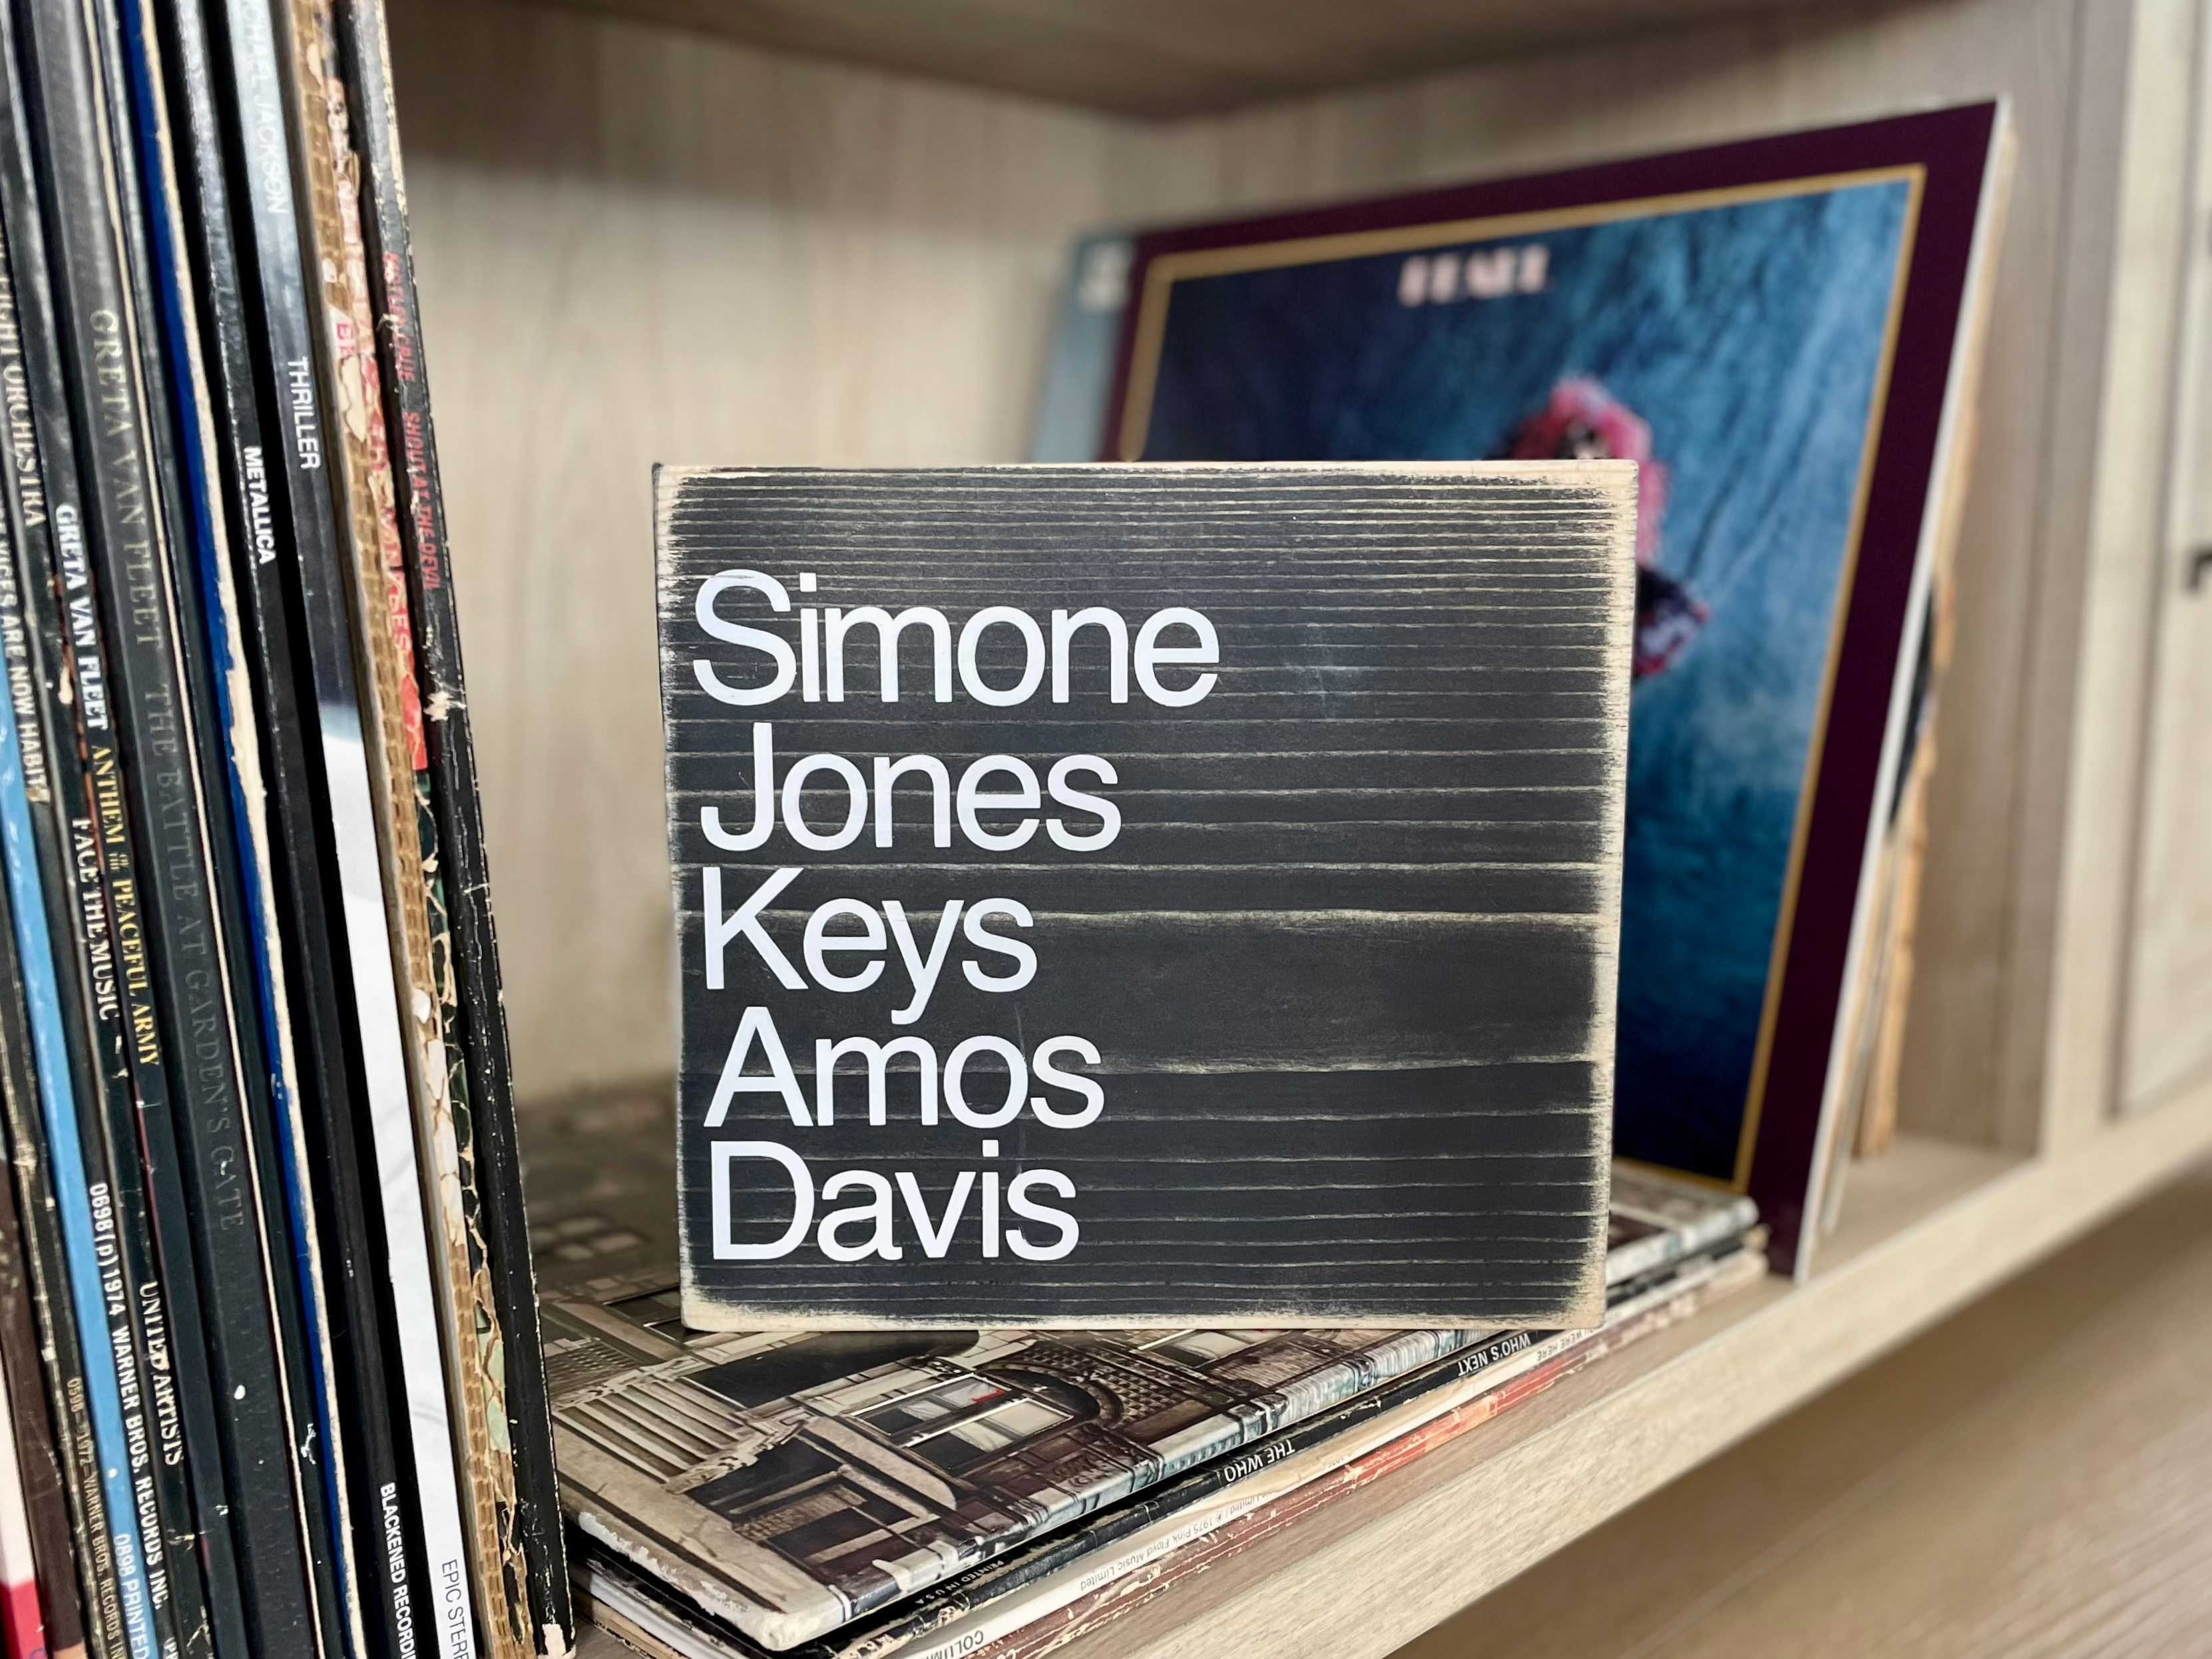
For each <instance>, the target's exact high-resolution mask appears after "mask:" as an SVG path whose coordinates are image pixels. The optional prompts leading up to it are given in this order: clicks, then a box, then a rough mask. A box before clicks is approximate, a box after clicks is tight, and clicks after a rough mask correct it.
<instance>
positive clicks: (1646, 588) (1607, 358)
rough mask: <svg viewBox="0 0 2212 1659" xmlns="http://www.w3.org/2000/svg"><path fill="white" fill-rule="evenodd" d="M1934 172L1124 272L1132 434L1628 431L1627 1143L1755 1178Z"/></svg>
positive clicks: (1478, 451) (1381, 439)
mask: <svg viewBox="0 0 2212 1659" xmlns="http://www.w3.org/2000/svg"><path fill="white" fill-rule="evenodd" d="M1918 188H1919V174H1918V171H1917V169H1912V168H1898V167H1891V168H1887V169H1882V170H1877V171H1870V172H1863V173H1857V174H1852V175H1844V176H1841V177H1831V178H1827V179H1809V180H1798V181H1789V182H1786V183H1783V184H1779V185H1777V184H1766V185H1758V186H1753V187H1749V188H1745V189H1741V190H1735V191H1729V190H1719V191H1705V192H1702V193H1700V194H1699V195H1698V196H1695V197H1665V198H1660V199H1657V200H1651V201H1646V202H1634V201H1632V202H1626V203H1623V202H1620V201H1613V202H1607V203H1596V204H1593V205H1588V206H1583V207H1577V208H1570V209H1562V210H1559V211H1557V212H1553V213H1550V214H1522V215H1515V216H1514V217H1513V218H1512V219H1510V220H1496V221H1472V222H1469V221H1465V220H1462V221H1459V222H1456V223H1441V224H1434V225H1430V226H1416V227H1407V226H1404V225H1399V226H1395V227H1385V228H1379V229H1372V230H1365V231H1352V232H1349V233H1344V234H1340V235H1335V236H1325V237H1301V238H1297V239H1290V240H1277V241H1255V242H1249V243H1246V244H1244V245H1229V246H1215V247H1210V248H1205V249H1201V250H1198V251H1188V252H1164V253H1161V254H1159V255H1158V257H1154V258H1153V259H1152V261H1151V262H1150V263H1149V265H1148V266H1147V267H1146V269H1144V270H1143V271H1142V272H1140V273H1139V281H1140V282H1142V283H1144V284H1145V287H1144V289H1143V294H1144V296H1145V303H1144V304H1143V306H1142V309H1141V310H1140V312H1139V316H1138V318H1136V319H1135V324H1134V326H1133V329H1132V330H1131V332H1132V335H1133V340H1132V342H1131V344H1130V347H1129V348H1128V357H1127V363H1128V367H1127V383H1126V384H1127V390H1126V394H1125V395H1124V396H1123V397H1121V399H1120V400H1119V401H1120V403H1121V411H1120V412H1121V421H1120V422H1119V425H1118V431H1117V432H1116V433H1115V440H1116V441H1115V447H1116V448H1117V449H1118V451H1119V453H1120V455H1121V457H1122V458H1125V459H1136V458H1139V457H1141V458H1143V459H1145V460H1147V461H1176V460H1237V461H1261V460H1380V459H1424V460H1431V459H1433V460H1443V459H1460V458H1472V457H1519V458H1537V457H1616V458H1627V459H1634V460H1637V461H1638V462H1640V463H1643V474H1642V494H1641V508H1640V514H1639V524H1638V530H1639V534H1638V550H1637V557H1638V583H1637V633H1636V656H1635V681H1634V691H1633V697H1632V720H1631V738H1630V761H1629V765H1630V778H1629V789H1628V835H1627V871H1626V892H1625V898H1624V904H1623V916H1622V926H1621V946H1620V950H1621V962H1620V1024H1619V1051H1618V1052H1619V1068H1618V1084H1617V1088H1618V1094H1617V1099H1616V1141H1615V1148H1616V1150H1617V1152H1618V1153H1620V1154H1621V1155H1623V1156H1626V1157H1630V1158H1634V1159H1640V1160H1644V1161H1646V1162H1649V1163H1651V1164H1654V1165H1657V1166H1663V1167H1666V1168H1669V1169H1674V1170H1678V1171H1684V1172H1691V1173H1694V1174H1699V1175H1703V1176H1706V1177H1710V1178H1714V1179H1716V1180H1719V1181H1723V1182H1727V1183H1729V1184H1735V1185H1738V1186H1741V1184H1742V1183H1743V1181H1744V1180H1745V1178H1746V1177H1747V1171H1748V1166H1749V1162H1750V1159H1751V1153H1752V1149H1753V1135H1754V1131H1755V1128H1756V1122H1757V1116H1758V1107H1759V1094H1760V1087H1761V1083H1762V1079H1763V1073H1764V1070H1765V1061H1766V1056H1767V1051H1768V1047H1769V1044H1770V1043H1771V1036H1772V1030H1773V1024H1774V1008H1775V1004H1776V1002H1777V1000H1778V988H1779V981H1780V977H1781V976H1780V973H1779V972H1778V970H1779V966H1780V964H1781V963H1782V961H1783V959H1784V953H1785V952H1786V950H1787V947H1788V942H1789V940H1788V925H1787V922H1788V917H1789V916H1790V899H1791V894H1792V891H1793V889H1794V887H1795V882H1796V863H1797V860H1798V858H1799V857H1800V855H1801V853H1802V845H1803V838H1804V834H1805V827H1806V823H1807V820H1808V805H1809V799H1810V795H1811V789H1812V784H1813V780H1814V776H1815V773H1816V772H1817V769H1818V766H1819V761H1820V734H1821V732H1822V731H1823V730H1824V724H1825V705H1826V698H1827V694H1828V688H1829V686H1830V681H1831V677H1832V669H1833V663H1834V661H1835V657H1836V653H1837V645H1838V639H1839V638H1840V634H1841V621H1842V615H1843V612H1844V607H1845V604H1846V602H1847V601H1848V597H1849V594H1850V583H1851V578H1852V572H1853V567H1854V562H1855V559H1856V555H1857V540H1858V533H1859V526H1860V520H1861V516H1862V512H1863V502H1864V499H1865V493H1866V490H1867V487H1868V482H1869V475H1870V472H1871V469H1872V465H1873V460H1874V456H1875V436H1876V433H1877V429H1878V427H1879V425H1880V421H1881V410H1882V401H1883V395H1884V390H1885V386H1886V384H1887V372H1888V366H1889V360H1890V350H1891V343H1892V342H1893V338H1894V335H1895V330H1896V321H1897V317H1898V313H1899V307H1900V302H1901V299H1902V296H1903V294H1904V290H1905V269H1906V267H1907V264H1908V262H1909V259H1910V254H1911V240H1912V236H1911V231H1912V227H1913V223H1914V219H1915V213H1916V209H1917V191H1918ZM1486 232H1488V233H1486ZM1094 384H1095V383H1094ZM1099 391H1100V393H1101V396H1100V397H1099V403H1100V405H1101V406H1103V405H1105V404H1106V403H1107V402H1108V399H1107V398H1106V397H1104V396H1103V391H1104V388H1103V386H1102V387H1100V388H1099ZM1876 717H1877V718H1879V717H1880V716H1879V714H1877V716H1876Z"/></svg>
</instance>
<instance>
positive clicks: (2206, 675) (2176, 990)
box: [2120, 42, 2212, 1110]
mask: <svg viewBox="0 0 2212 1659" xmlns="http://www.w3.org/2000/svg"><path fill="white" fill-rule="evenodd" d="M2200 56H2201V59H2202V64H2203V67H2202V68H2201V69H2200V72H2199V75H2198V78H2197V86H2198V108H2197V157H2196V167H2195V176H2194V178H2193V179H2192V181H2191V190H2192V207H2191V212H2192V215H2193V222H2192V224H2191V241H2190V250H2189V274H2188V279H2187V288H2186V290H2185V298H2184V301H2183V306H2184V311H2183V316H2182V320H2181V342H2180V345H2181V352H2180V366H2179V374H2178V376H2177V378H2176V385H2175V395H2174V415H2173V419H2174V427H2173V439H2172V451H2171V454H2172V463H2171V464H2172V473H2171V476H2170V479H2169V488H2170V491H2171V504H2170V509H2169V518H2168V524H2167V533H2166V558H2165V560H2164V564H2163V566H2162V568H2161V570H2160V578H2159V580H2160V592H2159V596H2158V609H2159V621H2158V633H2157V637H2156V644H2155V645H2154V654H2153V657H2152V659H2151V663H2150V670H2149V679H2150V708H2149V723H2150V730H2149V743H2148V753H2147V754H2146V756H2145V764H2144V776H2143V805H2142V842H2141V847H2140V850H2139V852H2138V856H2137V859H2136V885H2135V894H2134V911H2135V914H2134V917H2133V921H2134V927H2135V940H2134V950H2133V957H2132V960H2131V961H2130V966H2129V981H2128V1000H2127V1019H2126V1029H2125V1036H2124V1051H2123V1056H2122V1070H2121V1083H2120V1099H2121V1104H2122V1106H2123V1108H2124V1109H2125V1110H2134V1109H2137V1108H2140V1107H2142V1106H2145V1105H2151V1104H2153V1103H2154V1102H2155V1101H2158V1100H2160V1099H2164V1098H2166V1096H2167V1095H2169V1094H2171V1093H2172V1092H2173V1091H2174V1090H2175V1089H2176V1088H2178V1087H2181V1086H2182V1085H2184V1084H2185V1083H2187V1082H2189V1081H2192V1080H2193V1079H2195V1078H2197V1077H2199V1076H2201V1075H2203V1074H2204V1072H2205V1071H2206V1069H2208V1068H2212V120H2208V119H2207V112H2206V110H2205V108H2204V106H2203V97H2204V91H2203V89H2204V87H2205V84H2206V76H2207V75H2208V74H2212V42H2207V43H2206V44H2205V45H2204V48H2203V51H2202V52H2201V54H2200Z"/></svg>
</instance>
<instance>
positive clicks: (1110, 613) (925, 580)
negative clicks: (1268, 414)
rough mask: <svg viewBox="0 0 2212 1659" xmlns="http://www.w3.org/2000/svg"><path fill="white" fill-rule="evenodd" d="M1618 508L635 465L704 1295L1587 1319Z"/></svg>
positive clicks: (955, 1305)
mask: <svg viewBox="0 0 2212 1659" xmlns="http://www.w3.org/2000/svg"><path fill="white" fill-rule="evenodd" d="M1634 487H1635V475H1634V471H1633V469H1632V468H1631V467H1628V466H1624V465H1622V464H1620V463H1617V462H1614V463H1557V462H1553V463H1541V464H1538V465H1533V466H1529V465H1520V466H1516V465H1510V464H1497V463H1472V464H1446V465H1437V466H1420V465H1411V466H1407V465H1379V466H1371V467H1351V468H1336V467H1296V466H1291V467H1281V468H1273V467H1269V468H1215V467H1206V466H1198V467H1167V468H1152V467H1130V468H1052V467H1013V468H987V469H949V470H945V471H941V472H939V471H928V472H911V473H901V472H852V473H838V472H834V471H810V470H793V471H778V472H751V471H726V472H718V471H676V470H671V469H663V471H662V473H661V475H660V487H659V548H660V560H661V563H660V601H661V640H662V670H663V672H662V693H663V705H664V710H665V716H666V728H667V733H668V777H669V802H670V845H671V863H672V868H673V872H674V881H675V898H676V905H677V913H678V942H679V950H680V953H681V954H680V958H679V983H680V984H681V987H682V1012H683V1059H684V1064H683V1072H682V1075H681V1082H680V1087H681V1111H680V1116H679V1122H678V1148H679V1158H678V1169H679V1183H678V1195H679V1200H680V1203H681V1207H682V1214H683V1218H684V1317H685V1318H686V1319H687V1321H688V1322H689V1323H691V1324H693V1325H696V1326H699V1327H702V1328H710V1329H743V1328H746V1327H749V1326H757V1325H762V1324H789V1325H793V1326H806V1327H811V1328H816V1329H837V1328H848V1329H849V1328H860V1327H882V1328H888V1327H915V1326H958V1325H963V1324H965V1325H972V1324H975V1323H984V1324H1001V1325H1003V1324H1010V1323H1036V1324H1039V1325H1067V1326H1093V1327H1095V1326H1109V1325H1117V1324H1119V1325H1131V1326H1145V1327H1153V1326H1158V1325H1160V1324H1164V1323H1190V1322H1191V1321H1192V1320H1193V1319H1206V1320H1213V1321H1218V1322H1219V1323H1225V1324H1230V1325H1240V1324H1267V1325H1285V1324H1311V1325H1315V1326H1319V1327H1328V1328H1340V1327H1345V1326H1353V1325H1363V1324H1364V1325H1375V1326H1383V1325H1409V1324H1424V1325H1442V1324H1450V1323H1464V1324H1474V1323H1483V1324H1502V1325H1529V1326H1541V1327H1561V1328H1564V1327H1574V1326H1579V1325H1586V1324H1588V1323H1592V1322H1593V1321H1594V1320H1595V1317H1596V1315H1597V1312H1598V1311H1599V1300H1598V1297H1599V1290H1600V1287H1601V1280H1602V1274H1603V1260H1604V1239H1603V1230H1604V1222H1605V1184H1606V1178H1607V1160H1606V1159H1605V1157H1604V1155H1603V1146H1604V1141H1605V1138H1606V1134H1607V1117H1608V1113H1607V1106H1608V1102H1609V1099H1610V1093H1611V1087H1612V1079H1611V1074H1610V1069H1609V1065H1608V1063H1607V1062H1608V1057H1609V1055H1610V1051H1611V1047H1612V1014H1613V1008H1612V997H1613V978H1614V917H1615V913H1616V911H1615V906H1616V904H1617V899H1618V893H1619V882H1620V864H1619V833H1620V818H1619V812H1620V784H1621V781H1622V778H1623V776H1624V772H1625V766H1624V763H1623V756H1622V751H1621V740H1622V736H1623V732H1622V729H1621V724H1620V722H1621V715H1622V712H1623V705H1624V704H1625V700H1626V681H1627V661H1626V643H1627V636H1626V629H1627V626H1628V603H1629V599H1630V593H1629V589H1630V585H1631V578H1632V557H1631V544H1632V536H1633V518H1634V494H1633V492H1634ZM1048 630H1049V641H1048ZM956 635H957V641H956V637H955V636H956ZM956 687H957V691H956Z"/></svg>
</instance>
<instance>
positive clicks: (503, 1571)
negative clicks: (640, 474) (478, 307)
mask: <svg viewBox="0 0 2212 1659" xmlns="http://www.w3.org/2000/svg"><path fill="white" fill-rule="evenodd" d="M0 56H4V59H5V62H4V76H0V90H4V97H5V106H4V112H0V231H4V241H5V249H4V263H0V278H3V279H4V280H0V381H4V392H5V408H6V419H7V439H8V441H7V444H6V445H5V450H4V457H0V466H4V475H5V476H4V482H5V506H6V517H5V530H6V548H5V554H6V556H5V558H4V559H0V646H4V651H5V658H6V667H7V690H8V696H7V698H6V699H5V701H4V703H0V840H4V853H5V875H6V880H5V883H4V891H0V898H4V902H5V905H6V908H7V911H8V914H7V918H6V923H7V924H6V926H5V927H4V928H0V1067H4V1071H3V1072H0V1082H4V1085H5V1100H6V1114H5V1129H6V1135H7V1140H8V1147H9V1156H10V1162H11V1167H12V1174H13V1180H12V1183H11V1184H9V1187H8V1191H7V1198H8V1202H7V1203H6V1204H5V1205H4V1206H0V1353H4V1356H5V1365H4V1366H3V1367H0V1386H4V1390H5V1401H6V1408H5V1413H4V1416H0V1427H4V1430H5V1433H4V1436H0V1441H4V1444H0V1453H4V1456H0V1580H4V1594H5V1600H4V1608H5V1619H6V1632H7V1640H8V1651H9V1655H10V1656H13V1659H27V1656H30V1655H33V1654H39V1653H42V1652H43V1653H50V1654H53V1655H64V1654H78V1653H84V1652H89V1653H92V1654H94V1655H97V1656H102V1659H154V1656H161V1659H171V1656H196V1655H204V1656H214V1659H246V1656H254V1655H280V1654H281V1655H287V1656H289V1655H310V1654H313V1655H321V1656H330V1659H338V1656H361V1659H401V1656H408V1655H413V1654H432V1653H435V1654H439V1655H442V1656H448V1659H465V1656H471V1655H477V1654H481V1655H484V1656H498V1659H522V1656H528V1655H531V1654H534V1653H548V1654H550V1653H558V1652H564V1651H566V1650H567V1649H568V1645H569V1642H570V1639H571V1636H572V1632H573V1615H572V1613H571V1610H570V1605H569V1600H568V1588H567V1585H568V1577H567V1571H566V1566H565V1563H564V1561H563V1558H562V1541H561V1535H560V1529H559V1514H558V1508H557V1504H556V1494H555V1489H554V1481H553V1468H552V1458H551V1444H550V1430H549V1427H548V1420H547V1409H546V1400H545V1391H544V1377H543V1374H542V1369H541V1367H542V1360H541V1358H540V1353H541V1350H540V1346H539V1340H538V1315H537V1305H536V1294H535V1286H534V1283H533V1280H532V1268H531V1262H530V1257H529V1255H528V1248H527V1243H526V1232H525V1226H524V1222H523V1219H522V1204H521V1195H520V1172H519V1165H518V1159H517V1154H516V1147H515V1141H514V1120H513V1110H512V1104H511V1101H510V1099H509V1096H508V1090H507V1052H506V1032H505V1029H504V1026H503V1023H502V1016H501V1007H500V988H499V978H498V967H497V958H496V954H495V945H494V941H493V936H492V926H491V915H490V911H489V899H488V897H487V892H486V882H485V873H484V859H483V832H482V828H481V825H480V822H479V820H478V814H477V798H476V782H475V767H474V761H473V758H472V754H471V747H470V741H469V733H468V727H467V721H466V716H465V696H464V694H463V687H462V683H461V673H460V659H459V635H458V631H457V623H456V620H455V613H454V606H453V592H452V590H451V587H450V585H449V584H448V582H447V572H446V568H445V545H444V518H443V512H442V509H441V504H440V499H439V493H438V480H437V465H436V458H435V450H434V446H433V441H432V435H431V428H430V415H429V404H428V389H427V385H426V383H425V380H424V376H423V366H422V349H421V339H420V336H419V333H418V330H417V326H416V312H415V301H414V291H413V282H414V279H413V275H412V270H411V266H410V255H409V251H408V243H407V226H406V215H405V191H404V183H403V180H402V177H401V173H400V164H399V157H398V148H397V143H396V138H395V135H394V130H393V117H392V102H391V96H390V88H389V70H388V67H387V64H388V59H387V54H386V45H385V38H384V19H383V15H382V12H381V9H380V6H379V5H378V4H377V3H376V0H335V3H334V0H167V3H162V4H159V5H156V4H154V3H151V0H20V3H15V0H11V3H9V4H7V5H5V6H4V7H0Z"/></svg>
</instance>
